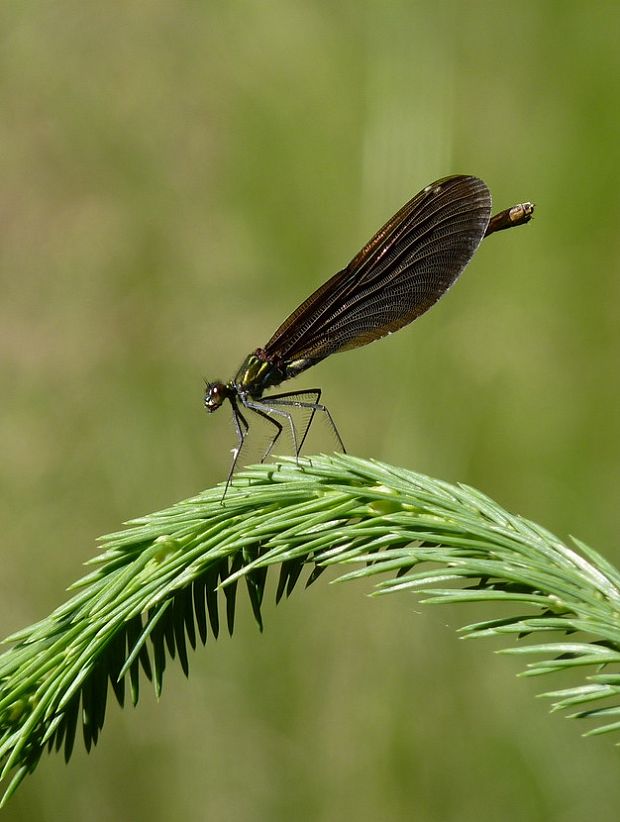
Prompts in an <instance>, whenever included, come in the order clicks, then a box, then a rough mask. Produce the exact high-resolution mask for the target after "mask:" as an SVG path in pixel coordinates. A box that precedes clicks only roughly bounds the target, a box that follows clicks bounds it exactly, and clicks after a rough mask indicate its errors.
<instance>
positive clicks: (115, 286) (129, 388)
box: [0, 0, 620, 822]
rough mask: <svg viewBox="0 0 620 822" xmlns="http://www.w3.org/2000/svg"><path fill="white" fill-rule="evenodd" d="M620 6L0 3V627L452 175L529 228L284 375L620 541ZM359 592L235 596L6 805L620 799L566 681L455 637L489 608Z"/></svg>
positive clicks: (588, 802) (361, 445) (195, 447)
mask: <svg viewBox="0 0 620 822" xmlns="http://www.w3.org/2000/svg"><path fill="white" fill-rule="evenodd" d="M619 27H620V7H618V5H617V4H616V3H599V4H586V3H582V2H563V3H557V2H545V3H536V2H525V3H519V4H515V5H513V6H511V5H509V4H496V3H490V2H475V1H474V2H456V0H454V1H453V2H438V0H433V2H430V0H429V1H427V2H417V3H412V2H406V1H405V0H396V1H395V2H391V3H385V2H379V0H361V1H360V0H358V2H344V3H337V4H334V3H329V2H320V0H306V2H302V1H301V0H299V1H298V2H295V1H293V2H284V0H272V2H266V3H249V2H222V0H219V2H210V3H207V2H202V3H201V2H196V0H194V2H189V1H188V2H178V3H169V2H164V1H163V0H161V2H130V3H127V2H110V3H107V4H104V7H103V8H102V7H101V6H100V4H94V3H89V2H83V0H82V1H81V2H77V0H75V1H74V2H70V1H69V0H61V2H56V3H51V2H31V3H18V2H6V3H3V4H2V5H1V6H0V106H1V112H2V116H1V117H0V179H1V180H2V183H1V185H0V219H1V228H0V238H1V239H0V277H1V286H2V292H1V293H2V300H1V302H0V316H1V320H0V337H1V352H2V355H1V365H2V367H1V377H0V379H1V385H0V390H1V392H2V403H1V405H0V453H1V459H0V487H1V494H0V511H1V514H0V522H1V528H2V575H1V580H0V585H1V596H0V629H1V631H2V634H7V633H8V632H10V631H12V630H14V629H17V628H18V627H21V626H24V625H26V624H28V623H30V622H33V621H35V620H37V619H38V618H40V617H42V616H44V615H45V614H46V613H47V612H48V611H49V610H50V609H52V608H53V607H55V606H56V605H58V604H59V603H60V602H61V601H62V600H63V598H64V597H65V593H64V588H65V586H66V585H67V584H69V583H70V582H71V581H72V580H74V579H75V578H76V577H77V576H79V575H80V574H81V572H82V568H81V563H82V562H83V561H84V560H86V559H88V558H89V557H90V556H91V555H92V554H93V552H94V550H95V549H94V540H95V538H96V537H97V535H99V534H100V533H104V532H107V531H112V530H115V529H116V528H117V527H118V525H119V523H120V522H122V521H123V520H126V519H128V518H130V517H132V516H135V515H138V514H141V513H144V512H147V511H151V510H156V509H158V508H160V507H163V506H166V505H168V504H170V503H172V502H174V501H175V500H178V499H181V498H184V497H187V496H189V495H191V494H193V493H195V492H197V491H198V490H200V489H201V488H203V487H207V486H209V485H211V484H213V483H214V482H216V481H219V480H221V479H223V478H224V477H225V475H226V472H227V470H228V465H229V459H230V450H229V449H230V448H231V447H232V446H233V444H234V436H233V431H232V426H231V422H230V418H229V415H228V414H227V413H225V412H222V413H220V414H218V415H215V416H213V417H211V418H207V416H206V414H205V413H204V410H203V408H202V392H203V379H204V378H205V377H207V378H216V377H221V378H225V379H227V378H229V377H230V376H231V375H232V374H233V373H234V371H235V369H236V368H237V366H238V365H239V364H240V362H241V360H242V359H243V357H244V356H245V355H246V354H247V353H248V352H249V351H250V350H252V349H253V348H255V347H256V346H258V345H261V344H264V343H265V342H266V341H267V339H268V338H269V337H270V335H271V333H272V332H273V331H274V330H275V328H276V327H277V325H278V324H279V323H280V322H281V321H282V320H283V319H284V317H285V316H286V315H287V314H288V312H289V311H290V310H291V309H293V308H294V307H295V306H296V305H297V304H298V303H299V302H300V301H301V300H302V299H303V298H305V297H306V296H307V295H308V294H309V293H310V292H311V291H312V290H313V289H314V288H315V287H316V286H317V285H319V284H320V283H321V282H323V280H324V279H326V278H327V276H329V275H330V274H331V273H333V272H334V271H335V270H336V269H338V268H339V267H341V266H342V265H343V264H345V263H346V262H347V261H348V260H349V259H350V258H351V257H352V256H353V254H354V253H355V252H356V251H357V250H358V249H359V248H360V247H361V245H362V244H363V243H364V242H366V240H367V239H368V238H369V237H370V236H371V234H372V233H373V232H374V231H375V229H377V228H378V227H379V225H380V224H381V223H382V222H383V221H384V220H385V219H386V218H387V217H389V216H390V215H391V214H392V213H393V212H394V211H396V209H397V208H398V207H400V206H401V205H402V203H403V202H404V201H405V200H407V199H408V198H409V197H410V196H411V195H412V194H414V193H415V192H416V191H417V190H418V189H420V188H421V187H422V186H424V185H426V184H427V183H429V182H430V181H432V180H434V179H435V178H437V177H441V176H444V175H446V174H450V173H457V172H464V173H471V174H477V175H479V176H481V177H482V178H483V179H484V180H485V181H486V182H487V183H488V185H489V186H490V188H491V190H492V191H493V194H494V198H495V207H496V209H497V210H499V209H501V208H504V207H506V206H509V205H511V204H513V203H514V202H517V201H520V200H524V199H532V200H534V201H535V202H536V204H537V215H536V219H535V221H534V222H533V223H531V224H530V226H528V227H526V228H521V229H519V230H516V231H513V232H508V233H506V234H503V235H498V236H496V237H493V238H491V239H489V240H488V241H486V242H485V243H484V244H483V246H482V247H481V249H480V250H479V252H478V253H477V255H476V258H475V260H474V262H473V263H472V264H471V265H470V267H469V268H468V269H467V271H466V273H465V275H464V276H463V278H462V279H461V281H460V282H459V283H458V284H457V286H456V287H455V288H454V290H453V291H451V293H450V294H449V296H448V297H446V299H445V300H443V301H442V302H441V303H440V304H439V305H438V306H436V307H435V309H434V310H433V311H432V312H431V313H429V314H428V315H426V316H425V317H424V318H422V319H421V320H420V321H419V322H418V323H416V324H415V325H414V326H412V327H411V328H409V329H407V330H405V331H403V332H401V333H400V334H396V335H394V336H392V337H390V338H389V339H386V340H384V341H382V342H381V343H380V344H378V345H376V346H370V347H368V348H365V349H362V350H360V351H355V352H351V353H348V354H346V355H345V356H342V357H334V358H332V359H331V360H329V361H326V362H325V363H322V364H321V365H320V366H319V367H318V368H317V369H316V370H315V371H314V372H310V373H308V374H307V375H304V376H303V377H301V378H300V379H299V380H297V382H296V383H295V384H294V385H296V386H298V387H300V388H303V387H313V386H314V385H320V386H322V387H323V388H324V391H325V394H324V396H325V399H326V401H327V402H328V403H329V406H330V408H331V410H332V413H333V414H334V417H335V419H336V421H337V422H338V424H339V427H340V430H341V432H342V434H343V437H344V439H345V442H346V443H347V447H348V449H349V450H350V452H351V453H353V454H358V455H361V456H368V457H376V458H379V459H382V460H386V461H391V462H394V463H396V464H401V465H403V466H406V467H409V468H413V469H415V470H418V471H422V472H424V473H428V474H431V475H433V476H437V477H441V478H444V479H447V480H450V481H462V482H466V483H470V484H472V485H474V486H476V487H479V488H481V489H482V490H483V491H486V492H487V493H489V494H490V495H492V496H493V497H494V498H495V499H497V500H498V501H499V502H500V503H502V504H503V505H505V506H506V507H508V508H509V509H510V510H512V511H516V512H518V513H521V514H523V515H525V516H528V517H530V518H532V519H535V520H537V521H539V522H540V523H541V524H543V525H545V526H546V527H548V528H550V529H552V530H554V531H556V532H557V533H559V534H560V535H561V536H563V537H565V536H566V535H567V534H569V533H573V534H575V535H577V536H579V537H581V538H583V539H584V540H586V541H588V542H590V543H591V544H592V545H593V546H595V547H596V548H598V549H599V550H600V551H601V552H603V553H604V554H606V555H607V556H608V557H609V558H610V559H611V560H612V561H614V562H616V563H617V562H618V561H620V555H619V553H618V550H617V548H616V541H615V538H616V534H617V531H618V525H619V521H618V505H617V477H618V466H619V464H620V447H619V442H620V415H619V414H618V412H617V409H618V402H619V401H620V379H619V374H618V358H619V357H618V355H619V353H620V331H619V323H618V305H619V304H620V278H619V277H618V271H619V268H620V239H619V237H620V234H619V232H618V225H619V224H620V196H619V187H618V173H619V172H618V169H619V167H620V115H619V113H618V100H619V99H620V49H619V48H618V31H619ZM294 385H292V386H291V387H294ZM331 447H332V443H331V441H330V440H329V439H328V438H326V436H325V434H324V432H321V431H320V430H318V431H317V434H316V436H315V439H314V441H313V443H312V446H311V450H319V449H330V448H331ZM270 590H271V591H272V590H273V587H272V588H271V589H270ZM368 590H370V588H369V586H366V587H364V586H361V585H360V586H355V585H352V584H351V585H348V586H342V587H330V586H329V585H327V584H324V583H323V581H321V583H319V584H317V585H316V586H315V587H313V588H312V589H310V590H309V591H308V592H306V593H304V592H303V591H301V590H300V591H299V592H296V593H295V595H294V596H293V597H292V599H291V600H290V601H289V602H288V603H284V604H282V605H281V606H280V607H278V608H277V609H275V608H274V607H272V606H271V605H269V606H268V607H267V609H266V631H265V633H264V634H263V635H259V634H258V632H257V630H256V629H255V626H254V624H253V622H252V619H251V617H250V615H249V613H248V609H247V608H246V607H245V604H244V607H242V608H241V610H240V614H239V620H238V630H237V633H236V636H235V638H234V640H232V641H231V640H229V639H227V638H224V639H223V640H222V641H219V642H218V643H217V644H216V645H210V646H208V647H207V648H206V649H205V650H203V651H201V652H200V653H197V654H195V655H194V656H193V658H192V675H191V678H190V680H189V681H186V680H185V679H184V678H183V677H182V675H180V674H179V673H178V671H176V670H175V669H174V668H173V669H171V670H170V672H169V674H167V679H166V682H165V689H164V696H163V698H162V700H161V703H160V704H159V705H157V704H156V702H155V699H154V698H153V697H152V696H151V694H150V692H149V691H148V689H145V691H144V694H143V700H142V702H141V704H140V706H139V708H138V709H137V710H136V711H132V710H131V709H129V710H125V711H124V712H121V711H120V710H118V709H116V708H115V707H113V708H112V709H111V710H110V712H109V719H108V723H107V725H106V728H105V731H104V734H103V738H102V741H101V743H100V745H99V746H98V748H97V749H96V750H95V751H94V753H92V754H91V755H90V756H87V755H86V754H85V753H84V752H83V751H82V750H78V752H77V753H76V755H75V756H74V759H73V761H72V762H71V764H70V766H69V767H66V766H65V765H64V763H63V762H62V759H61V758H60V757H48V758H46V759H45V760H43V761H42V763H41V765H40V766H39V768H38V770H37V772H36V774H35V775H34V776H33V777H32V778H30V779H28V780H27V781H26V782H25V783H24V785H23V786H22V788H21V789H20V791H19V793H18V794H17V796H16V797H15V799H14V800H13V802H12V803H11V805H10V806H9V808H8V810H7V811H5V813H4V817H3V818H5V819H7V820H26V819H27V820H57V819H63V820H82V819H84V818H88V819H89V820H92V822H100V821H101V822H104V820H105V822H107V820H118V819H122V820H132V821H133V820H136V822H140V821H141V820H154V821H155V820H169V819H172V818H184V819H191V820H205V819H225V820H229V819H230V820H239V822H246V820H261V821H262V820H276V821H278V820H290V819H302V820H321V821H322V822H329V821H331V820H340V819H349V818H351V819H356V820H410V819H415V820H421V821H422V822H424V820H433V821H434V820H474V819H475V820H495V819H498V818H501V819H503V820H562V821H563V822H565V821H566V820H568V822H572V820H575V821H576V820H582V819H584V818H593V819H597V820H612V819H614V820H615V819H617V809H618V807H619V805H620V778H619V776H620V760H619V757H618V753H617V750H616V749H615V748H614V747H613V744H612V743H613V741H614V740H610V739H609V738H602V739H598V740H582V739H580V737H579V732H580V731H581V730H585V726H583V727H582V726H580V725H576V724H571V723H569V722H566V721H564V720H562V719H560V718H559V717H549V716H547V704H546V703H543V702H541V701H536V700H535V699H534V694H535V693H537V692H538V691H540V690H544V689H551V688H554V687H558V688H559V687H564V686H567V685H568V684H569V683H568V681H567V680H566V679H561V678H557V679H555V680H551V679H549V680H548V681H545V682H542V681H538V682H532V681H530V680H528V681H523V680H517V679H516V678H515V676H514V675H515V673H516V672H517V671H518V670H519V663H518V661H517V660H514V659H510V658H502V657H496V656H494V655H493V654H492V650H493V649H494V647H498V646H493V644H492V643H487V644H486V646H485V644H484V643H482V642H479V643H474V644H471V643H463V642H461V641H460V640H459V639H458V638H457V636H456V635H455V632H454V628H455V627H457V626H458V625H459V624H462V623H463V622H464V621H473V620H475V619H476V618H477V617H479V616H480V614H479V613H476V612H474V611H473V610H469V611H467V610H466V609H464V608H459V609H455V610H449V609H444V610H440V609H436V610H434V609H425V608H421V607H418V606H417V605H416V602H415V600H414V599H412V598H411V597H410V596H405V595H403V596H402V597H400V598H399V597H398V596H394V597H391V598H388V599H382V600H369V599H367V598H366V597H365V596H364V594H365V593H366V592H367V591H368ZM484 613H485V614H487V613H488V611H485V612H484Z"/></svg>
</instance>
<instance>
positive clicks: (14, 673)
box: [0, 455, 620, 801]
mask: <svg viewBox="0 0 620 822" xmlns="http://www.w3.org/2000/svg"><path fill="white" fill-rule="evenodd" d="M221 497H222V488H221V487H217V488H213V489H210V490H207V491H205V492H204V493H202V494H199V495H198V496H196V497H194V498H192V499H190V500H187V501H185V502H180V503H177V504H176V505H173V506H172V507H171V508H169V509H167V510H164V511H160V512H157V513H155V514H151V515H149V516H145V517H140V518H138V519H135V520H133V521H131V522H130V523H128V525H127V527H126V528H125V529H124V530H123V531H119V532H117V533H114V534H110V535H108V536H106V537H103V538H102V540H101V542H102V545H103V551H102V553H101V554H100V555H99V556H97V557H95V558H94V559H93V560H91V562H90V563H89V564H90V565H91V566H92V571H91V572H90V573H89V574H88V575H87V576H85V577H84V578H83V579H81V580H80V581H79V582H77V583H75V584H74V585H73V586H72V588H73V590H74V591H75V593H74V595H73V597H72V598H71V599H70V600H69V601H68V602H66V603H65V604H64V605H62V606H61V607H60V608H58V609H57V610H56V611H54V612H53V613H52V614H51V615H50V616H49V617H47V618H46V619H44V620H42V621H41V622H38V623H37V624H35V625H32V626H30V627H28V628H25V629H24V630H22V631H19V632H18V633H16V634H14V635H13V636H11V637H9V638H8V639H7V640H5V643H8V645H9V646H10V647H9V648H8V650H6V651H5V652H4V653H3V654H2V655H0V764H1V765H2V768H3V770H2V778H3V779H5V780H7V782H6V783H5V784H6V789H5V796H4V800H3V801H6V799H7V798H8V796H10V795H11V794H12V793H13V792H14V791H15V789H16V788H17V786H18V785H19V783H20V782H21V780H22V779H23V778H24V776H25V775H26V774H27V773H29V772H30V771H32V770H34V768H35V767H36V765H37V763H38V761H39V759H40V757H41V755H42V753H43V751H44V750H45V749H51V748H55V749H57V750H58V749H59V748H63V749H64V753H65V758H66V759H68V758H69V757H70V755H71V751H72V749H73V744H74V739H75V734H76V731H77V730H78V725H81V730H82V734H83V737H84V743H85V745H86V747H87V749H89V748H90V746H91V745H93V744H95V743H96V742H97V739H98V736H99V732H100V730H101V729H102V727H103V724H104V719H105V708H106V699H107V695H108V692H109V691H111V692H112V693H113V694H114V696H115V697H116V699H117V700H118V702H119V703H120V704H121V705H123V704H124V701H125V698H126V685H128V691H129V696H130V699H131V701H132V702H133V703H134V704H136V703H137V701H138V698H139V687H140V683H141V681H142V679H143V677H146V678H147V679H149V680H151V681H152V682H153V684H154V687H155V689H156V692H157V693H158V694H159V693H160V692H161V688H162V682H163V675H164V670H165V666H166V662H167V660H168V659H170V658H178V661H179V663H180V664H181V666H182V668H183V670H184V671H185V672H186V673H187V672H188V649H187V645H188V643H189V645H190V646H191V647H192V648H194V647H195V646H196V643H197V640H198V639H200V640H201V642H203V643H204V642H206V640H207V636H208V635H209V634H212V635H213V636H214V637H216V636H217V635H218V633H219V629H220V616H222V617H224V615H225V619H226V622H227V626H228V629H229V631H230V632H231V633H232V630H233V626H234V615H235V604H236V594H237V587H238V583H239V582H241V581H243V582H244V585H245V587H246V589H247V593H248V596H249V598H250V602H251V605H252V609H253V612H254V615H255V618H256V620H257V622H258V624H259V626H260V627H261V628H262V621H261V604H262V599H263V593H264V590H265V582H266V578H267V573H268V570H269V568H270V567H271V566H274V565H277V566H278V567H279V583H278V588H277V599H280V597H281V596H282V595H283V594H284V593H286V594H290V593H291V591H292V590H293V588H294V587H295V584H296V582H297V581H298V579H299V578H300V575H301V573H302V571H303V569H304V566H305V565H309V566H310V567H311V569H312V570H311V572H310V574H309V577H308V580H307V582H308V583H309V582H313V581H314V580H315V579H316V578H317V577H318V576H319V575H320V573H321V571H322V570H323V569H324V568H325V567H327V566H330V565H337V566H339V567H340V568H341V569H342V570H343V571H345V570H346V573H344V574H343V575H341V576H340V577H339V581H352V580H355V579H359V578H362V577H369V576H375V577H376V578H377V587H376V594H379V595H386V594H389V593H391V592H393V591H402V590H408V589H409V590H412V591H414V592H420V591H423V592H425V599H424V600H423V601H425V602H429V603H441V602H488V603H489V604H491V605H492V604H493V603H495V602H497V601H500V602H503V603H508V604H509V605H510V606H511V608H512V614H511V615H510V616H502V617H499V618H498V617H495V618H493V617H492V618H490V619H488V620H487V621H484V622H479V623H477V624H474V625H468V626H466V627H465V628H463V629H462V632H463V633H464V635H465V636H470V637H480V636H490V635H512V636H510V637H508V636H507V639H511V640H512V639H514V638H517V639H520V640H523V639H525V638H527V639H526V640H525V641H522V642H520V643H519V644H518V645H514V644H511V646H510V647H509V648H507V649H506V651H505V652H506V653H513V654H514V653H518V654H528V655H533V656H535V658H536V661H534V662H531V663H529V665H528V666H527V668H526V671H525V673H526V674H527V675H530V676H534V675H540V674H546V673H550V672H555V671H562V670H566V669H573V668H585V669H586V671H587V673H586V672H584V682H583V684H580V685H579V686H577V687H571V688H565V689H563V690H557V691H552V692H548V693H547V694H546V696H550V697H552V698H553V699H554V700H555V704H554V708H555V709H566V708H571V709H574V712H573V713H572V716H574V717H591V718H595V719H598V720H599V723H602V724H599V725H598V726H597V727H595V728H594V729H592V730H590V731H589V733H605V732H608V731H614V730H618V729H619V728H620V700H619V694H620V673H618V672H616V671H617V669H616V668H612V669H609V666H610V664H612V663H618V662H619V661H620V574H619V573H618V571H617V570H616V569H615V568H614V567H613V566H611V565H610V564H609V563H608V562H606V561H605V560H604V559H603V558H602V557H600V556H599V555H598V554H596V553H595V552H594V551H593V550H592V549H590V548H588V547H587V546H586V545H584V544H583V543H581V542H578V541H576V540H575V541H574V543H575V546H576V548H578V549H579V551H576V550H574V549H573V548H571V547H569V546H568V545H566V544H565V543H563V542H562V541H561V540H559V539H558V538H557V537H555V536H554V535H553V534H550V533H549V532H548V531H546V530H545V529H543V528H541V527H540V526H538V525H536V524H535V523H532V522H528V521H527V520H525V519H522V518H521V517H517V516H514V515H512V514H509V513H508V512H506V511H505V510H503V509H502V508H500V507H499V506H498V505H497V504H496V503H495V502H493V501H492V500H491V499H489V498H488V497H486V496H484V495H483V494H481V493H480V492H478V491H476V490H473V489H471V488H467V487H465V486H461V485H458V486H455V485H450V484H448V483H446V482H441V481H440V480H434V479H430V478H428V477H424V476H421V475H419V474H415V473H413V472H411V471H406V470H404V469H402V468H394V467H391V466H388V465H384V464H381V463H378V462H370V461H366V460H360V459H356V458H354V457H351V456H346V455H335V456H330V457H327V456H322V457H313V458H311V459H301V460H299V464H296V462H295V461H294V460H279V461H277V462H276V463H275V464H270V465H261V466H255V467H253V468H250V469H247V470H246V471H245V472H243V473H242V474H240V475H238V476H237V477H236V478H235V482H234V485H233V487H232V488H231V489H230V490H229V492H228V495H227V497H226V500H225V503H224V504H222V502H221ZM222 604H223V606H224V607H223V610H222V614H220V606H221V605H222ZM504 612H505V609H504ZM537 634H544V639H543V640H542V641H540V642H535V641H533V639H532V638H533V637H534V635H537ZM558 634H559V636H558ZM567 634H570V635H571V637H570V639H567V637H566V635H567ZM601 700H605V701H604V702H603V703H602V704H601Z"/></svg>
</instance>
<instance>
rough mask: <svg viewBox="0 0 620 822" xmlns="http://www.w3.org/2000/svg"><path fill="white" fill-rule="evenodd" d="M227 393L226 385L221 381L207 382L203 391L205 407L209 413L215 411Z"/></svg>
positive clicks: (228, 392)
mask: <svg viewBox="0 0 620 822" xmlns="http://www.w3.org/2000/svg"><path fill="white" fill-rule="evenodd" d="M229 394H230V391H229V389H228V386H226V385H224V383H223V382H208V383H207V389H206V391H205V408H206V409H207V411H208V412H209V414H211V413H212V412H213V411H217V409H218V408H219V407H220V406H221V405H222V403H223V402H224V400H225V399H226V398H227V397H228V396H229Z"/></svg>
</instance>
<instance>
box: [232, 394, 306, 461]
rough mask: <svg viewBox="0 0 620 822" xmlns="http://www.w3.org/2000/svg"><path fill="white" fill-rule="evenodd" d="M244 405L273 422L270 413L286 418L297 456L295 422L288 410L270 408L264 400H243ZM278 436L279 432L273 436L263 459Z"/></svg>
mask: <svg viewBox="0 0 620 822" xmlns="http://www.w3.org/2000/svg"><path fill="white" fill-rule="evenodd" d="M244 405H245V407H246V408H250V409H251V410H252V411H255V412H256V413H257V414H260V415H261V416H264V417H267V418H268V419H269V421H270V422H271V423H275V420H273V419H271V416H270V415H271V414H279V415H280V416H281V417H285V418H286V419H287V420H288V424H289V426H290V428H291V436H292V437H293V447H294V448H295V455H296V456H297V455H298V454H299V447H298V445H297V442H298V440H297V429H296V428H295V423H294V422H293V416H292V414H291V413H290V412H289V411H282V410H280V409H278V408H272V407H271V405H268V404H266V403H264V402H259V401H258V400H245V401H244ZM289 405H290V403H289ZM279 436H280V432H278V435H277V436H276V437H275V439H274V441H273V442H272V443H271V445H270V446H269V448H268V449H267V452H266V454H265V456H264V459H267V457H268V456H269V454H270V452H271V449H272V448H273V446H274V445H275V440H277V438H278V437H279Z"/></svg>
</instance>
